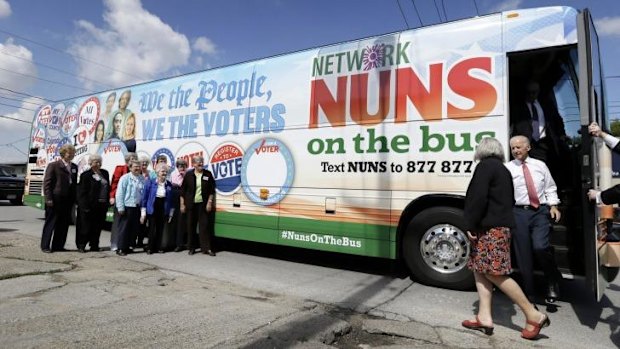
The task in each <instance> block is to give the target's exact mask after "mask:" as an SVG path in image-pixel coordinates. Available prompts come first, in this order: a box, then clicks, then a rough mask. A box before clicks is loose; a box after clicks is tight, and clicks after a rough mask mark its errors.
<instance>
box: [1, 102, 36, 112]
mask: <svg viewBox="0 0 620 349" xmlns="http://www.w3.org/2000/svg"><path fill="white" fill-rule="evenodd" d="M0 105H3V106H5V107H11V108H17V109H24V110H30V111H37V110H36V109H30V108H24V107H19V106H17V105H12V104H6V103H0Z"/></svg>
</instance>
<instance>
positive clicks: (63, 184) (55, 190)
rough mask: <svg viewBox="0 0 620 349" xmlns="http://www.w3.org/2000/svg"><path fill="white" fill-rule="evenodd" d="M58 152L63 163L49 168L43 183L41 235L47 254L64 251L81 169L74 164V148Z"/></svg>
mask: <svg viewBox="0 0 620 349" xmlns="http://www.w3.org/2000/svg"><path fill="white" fill-rule="evenodd" d="M58 152H59V154H60V159H59V160H56V161H54V162H52V163H50V164H49V165H48V166H47V168H46V169H45V177H44V180H43V195H45V223H44V224H43V234H42V235H41V251H43V252H45V253H51V252H52V251H64V250H65V242H66V241H67V231H68V230H69V223H70V221H71V209H72V208H73V204H74V203H75V190H76V185H77V172H78V167H77V165H76V164H74V163H72V162H71V160H73V157H74V156H75V147H74V146H73V145H71V144H65V145H63V146H62V147H60V149H59V151H58ZM52 236H53V241H52ZM50 243H51V246H50Z"/></svg>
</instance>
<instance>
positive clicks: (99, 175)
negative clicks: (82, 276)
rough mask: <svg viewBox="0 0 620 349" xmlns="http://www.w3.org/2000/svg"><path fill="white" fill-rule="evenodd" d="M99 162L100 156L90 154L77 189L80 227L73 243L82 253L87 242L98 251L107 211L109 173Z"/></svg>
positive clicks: (92, 248) (91, 248) (93, 249)
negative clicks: (87, 166)
mask: <svg viewBox="0 0 620 349" xmlns="http://www.w3.org/2000/svg"><path fill="white" fill-rule="evenodd" d="M101 162H102V160H101V156H99V155H91V156H90V157H89V158H88V164H89V165H90V169H88V170H87V171H84V172H83V173H82V174H81V175H80V183H79V185H78V190H77V201H78V219H79V220H80V227H79V228H80V229H78V230H77V234H75V244H76V245H77V248H78V251H80V252H82V253H84V252H86V244H87V243H88V244H89V245H90V250H91V251H99V236H100V235H101V229H102V228H103V223H104V222H105V216H106V213H107V212H108V207H109V205H108V198H109V196H110V174H109V173H108V171H106V170H104V169H102V168H101Z"/></svg>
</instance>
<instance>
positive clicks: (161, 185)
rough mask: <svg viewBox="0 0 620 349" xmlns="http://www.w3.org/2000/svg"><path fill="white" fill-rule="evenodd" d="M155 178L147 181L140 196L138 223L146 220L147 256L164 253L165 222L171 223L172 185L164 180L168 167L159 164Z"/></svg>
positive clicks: (172, 212) (172, 213) (172, 209)
mask: <svg viewBox="0 0 620 349" xmlns="http://www.w3.org/2000/svg"><path fill="white" fill-rule="evenodd" d="M156 171H157V178H155V179H147V180H146V182H145V184H144V195H142V203H141V205H140V207H141V217H140V223H142V224H144V223H146V221H147V219H148V228H149V242H148V245H147V248H146V253H147V254H152V253H153V252H161V253H163V252H164V251H165V248H164V246H163V245H162V236H163V233H164V227H165V224H166V222H168V223H170V221H172V216H173V215H174V206H173V204H172V196H173V195H172V183H170V181H169V180H167V179H166V177H167V176H168V165H166V164H160V165H159V166H158V167H157V170H156Z"/></svg>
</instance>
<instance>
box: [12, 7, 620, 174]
mask: <svg viewBox="0 0 620 349" xmlns="http://www.w3.org/2000/svg"><path fill="white" fill-rule="evenodd" d="M556 5H563V6H571V7H574V8H576V9H583V8H586V7H588V8H589V9H590V11H591V13H592V16H593V18H594V20H595V25H596V28H597V32H598V34H599V40H600V46H601V60H602V65H603V69H604V73H605V76H606V77H607V78H606V83H607V89H608V100H609V101H610V103H609V105H610V112H611V117H612V118H620V59H619V57H620V3H619V2H618V0H595V1H592V0H591V1H586V0H570V1H569V0H564V1H562V0H556V1H547V0H504V1H497V0H383V1H371V0H311V1H310V0H209V1H206V0H183V1H168V0H85V1H75V0H19V1H18V0H0V163H23V162H26V159H27V155H26V154H27V152H28V151H27V148H28V142H29V135H30V125H31V121H32V119H33V116H34V113H35V111H36V109H37V108H38V107H39V106H40V105H41V104H42V103H44V102H43V100H47V101H58V100H63V99H67V98H71V97H77V96H82V95H86V94H92V93H95V92H99V91H103V90H109V89H113V88H114V89H116V88H120V87H123V86H128V85H132V84H136V83H140V82H146V81H152V80H155V79H162V78H166V77H172V76H177V75H180V74H186V73H190V72H195V71H201V70H205V69H211V68H216V67H221V66H226V65H231V64H236V63H239V62H244V61H250V60H254V59H259V58H264V57H269V56H274V55H279V54H283V53H287V52H294V51H299V50H303V49H307V48H312V47H318V46H323V45H328V44H333V43H337V42H343V41H349V40H354V39H358V38H364V37H369V36H374V35H380V34H385V33H390V32H395V31H400V30H405V29H407V28H417V27H420V26H428V25H433V24H437V23H441V22H446V21H454V20H458V19H463V18H468V17H474V16H477V15H485V14H489V13H494V12H498V11H504V10H514V9H521V8H531V7H541V6H556ZM48 103H49V102H48Z"/></svg>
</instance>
